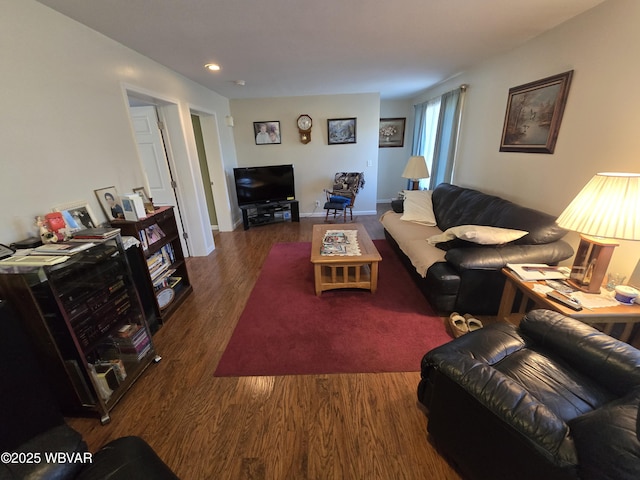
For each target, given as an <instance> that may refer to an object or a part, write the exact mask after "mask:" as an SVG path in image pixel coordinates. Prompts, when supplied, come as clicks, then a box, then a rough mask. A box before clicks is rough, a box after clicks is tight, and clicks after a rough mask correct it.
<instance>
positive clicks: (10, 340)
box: [0, 300, 178, 480]
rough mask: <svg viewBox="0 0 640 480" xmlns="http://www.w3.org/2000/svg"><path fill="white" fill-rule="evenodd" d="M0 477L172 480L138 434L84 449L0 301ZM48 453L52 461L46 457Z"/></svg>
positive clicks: (16, 322) (18, 479) (4, 479)
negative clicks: (1, 456)
mask: <svg viewBox="0 0 640 480" xmlns="http://www.w3.org/2000/svg"><path fill="white" fill-rule="evenodd" d="M0 387H1V390H0V391H1V393H0V452H4V453H3V454H2V455H3V458H2V462H0V480H9V479H12V480H13V479H15V480H22V479H29V480H38V479H49V480H67V479H81V480H103V479H106V478H108V479H110V480H133V479H138V478H140V479H142V478H144V479H149V480H177V478H178V477H176V476H175V475H174V474H173V472H172V471H171V470H170V469H169V467H167V465H166V464H165V463H164V462H163V461H162V460H161V459H160V458H159V457H158V455H156V453H155V452H154V451H153V449H152V448H151V447H150V446H149V445H148V444H147V443H146V442H145V441H144V440H143V439H142V438H140V437H132V436H130V437H122V438H119V439H117V440H114V441H112V442H110V443H108V444H107V445H105V446H104V447H102V448H101V449H100V450H99V451H97V452H95V453H93V454H88V449H87V444H86V443H85V441H84V440H83V439H82V436H81V435H80V434H79V433H78V432H77V431H75V430H74V429H72V428H71V427H69V426H68V425H67V424H66V423H65V421H64V417H63V416H62V414H61V413H60V410H59V409H58V407H57V405H56V403H55V400H54V397H53V395H52V394H51V393H50V390H49V385H48V384H47V379H46V378H44V377H43V376H42V374H41V370H40V368H39V365H38V364H37V362H36V360H35V356H34V354H33V351H32V349H31V343H30V341H29V338H28V337H27V335H26V333H25V332H24V331H23V330H22V328H21V325H20V321H19V319H18V317H17V316H16V315H15V314H14V312H13V310H12V309H11V308H10V306H9V305H8V304H7V303H6V302H5V301H2V300H0ZM51 455H54V456H55V457H56V460H55V461H50V462H47V461H46V460H47V459H49V457H50V456H51Z"/></svg>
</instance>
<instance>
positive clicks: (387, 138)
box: [378, 117, 407, 148]
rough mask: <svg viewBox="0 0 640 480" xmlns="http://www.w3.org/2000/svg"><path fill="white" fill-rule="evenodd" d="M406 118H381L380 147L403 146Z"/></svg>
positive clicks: (379, 130)
mask: <svg viewBox="0 0 640 480" xmlns="http://www.w3.org/2000/svg"><path fill="white" fill-rule="evenodd" d="M406 121H407V119H406V117H405V118H381V119H380V127H379V129H378V147H379V148H385V147H403V146H404V126H405V123H406Z"/></svg>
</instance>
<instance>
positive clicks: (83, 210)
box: [52, 200, 98, 232]
mask: <svg viewBox="0 0 640 480" xmlns="http://www.w3.org/2000/svg"><path fill="white" fill-rule="evenodd" d="M52 211H54V212H61V213H62V217H63V218H64V221H65V223H66V225H67V228H68V229H69V231H70V232H76V231H78V230H84V229H85V228H95V227H97V226H98V222H97V221H96V217H95V215H94V214H93V211H92V210H91V207H90V206H89V204H88V203H87V202H86V201H85V200H78V201H76V202H70V203H65V204H62V205H58V206H56V207H54V208H53V210H52Z"/></svg>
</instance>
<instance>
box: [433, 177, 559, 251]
mask: <svg viewBox="0 0 640 480" xmlns="http://www.w3.org/2000/svg"><path fill="white" fill-rule="evenodd" d="M432 203H433V210H434V213H435V216H436V221H437V224H438V227H439V228H440V230H442V231H446V230H447V229H449V228H451V227H455V226H458V225H491V226H494V227H502V228H513V229H517V230H525V231H527V232H529V233H528V234H527V235H525V236H524V237H522V238H520V239H518V240H516V241H515V243H517V244H523V245H526V244H531V245H538V244H543V243H551V242H554V241H556V240H560V239H561V238H562V237H563V236H564V235H566V233H567V231H566V230H564V229H562V228H560V227H559V226H558V225H557V224H556V223H555V219H556V217H555V216H552V215H549V214H547V213H544V212H540V211H538V210H534V209H531V208H527V207H523V206H520V205H517V204H515V203H512V202H510V201H508V200H505V199H503V198H500V197H496V196H493V195H487V194H486V193H482V192H479V191H477V190H472V189H469V188H463V187H458V186H456V185H450V184H447V183H441V184H440V185H438V186H437V187H436V188H435V189H434V190H433V195H432Z"/></svg>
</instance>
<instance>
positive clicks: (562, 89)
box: [500, 70, 573, 153]
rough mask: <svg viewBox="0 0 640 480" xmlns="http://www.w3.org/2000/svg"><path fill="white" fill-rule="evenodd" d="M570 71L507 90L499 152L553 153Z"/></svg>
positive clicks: (569, 83) (567, 89)
mask: <svg viewBox="0 0 640 480" xmlns="http://www.w3.org/2000/svg"><path fill="white" fill-rule="evenodd" d="M572 76H573V70H570V71H568V72H564V73H560V74H558V75H554V76H552V77H547V78H543V79H542V80H536V81H535V82H531V83H527V84H524V85H520V86H518V87H513V88H510V89H509V97H508V99H507V111H506V113H505V116H504V126H503V128H502V140H501V141H500V151H501V152H527V153H553V151H554V149H555V147H556V140H557V139H558V131H559V130H560V122H562V114H563V113H564V107H565V105H566V104H567V96H568V94H569V86H570V85H571V77H572Z"/></svg>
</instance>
